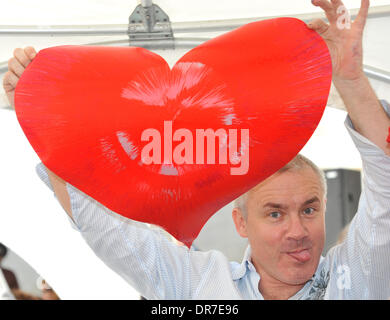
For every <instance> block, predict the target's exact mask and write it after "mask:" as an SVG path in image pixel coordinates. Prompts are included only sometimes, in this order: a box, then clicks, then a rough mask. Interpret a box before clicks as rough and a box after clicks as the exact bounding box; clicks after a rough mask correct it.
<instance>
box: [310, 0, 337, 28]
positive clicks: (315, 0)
mask: <svg viewBox="0 0 390 320" xmlns="http://www.w3.org/2000/svg"><path fill="white" fill-rule="evenodd" d="M311 3H312V4H313V5H315V6H316V7H320V8H321V9H323V10H324V11H325V15H326V17H327V18H328V20H329V22H330V23H333V22H335V21H337V7H336V6H334V5H333V4H332V3H330V2H329V1H328V0H311Z"/></svg>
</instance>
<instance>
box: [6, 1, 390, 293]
mask: <svg viewBox="0 0 390 320" xmlns="http://www.w3.org/2000/svg"><path fill="white" fill-rule="evenodd" d="M312 2H313V4H314V5H315V6H320V7H321V8H322V9H323V10H324V11H325V13H326V15H327V18H328V20H329V23H330V25H328V24H326V23H325V22H324V21H322V20H315V21H313V22H312V23H310V24H309V25H308V27H309V28H311V29H313V30H315V31H317V32H318V33H319V34H320V35H321V36H322V37H323V38H324V40H325V41H326V43H327V44H328V47H329V50H330V53H331V57H332V63H333V82H334V84H335V86H336V88H337V89H338V91H339V93H340V95H341V97H342V98H343V100H344V102H345V105H346V107H347V111H348V113H349V117H348V119H347V120H346V126H347V129H348V131H349V133H350V134H351V137H352V139H353V141H354V143H355V144H356V146H357V148H358V149H359V151H360V153H361V156H362V160H363V169H364V172H365V185H364V189H363V193H362V196H361V201H360V205H359V209H358V213H357V214H356V216H355V218H354V220H353V222H352V224H351V226H350V229H349V233H348V236H347V239H346V240H345V241H344V242H343V243H342V244H341V245H339V246H337V247H335V248H333V249H332V250H331V251H330V252H329V253H328V254H327V256H326V257H325V258H322V257H321V251H322V248H323V245H324V214H325V206H326V190H325V187H324V183H323V178H322V177H321V172H320V171H319V170H318V168H317V167H316V166H314V165H313V164H312V163H311V162H310V161H308V160H307V159H306V158H303V157H300V156H298V157H297V158H296V159H294V160H293V161H292V162H291V163H290V164H289V165H287V166H286V167H285V168H283V169H282V170H280V171H279V172H277V173H276V174H274V175H273V176H271V177H270V178H268V179H267V180H265V181H263V182H262V183H261V184H260V185H258V186H256V188H254V189H252V190H250V191H249V192H248V193H247V194H246V195H243V196H242V197H240V199H239V200H237V206H236V208H235V209H234V210H233V219H234V222H235V225H236V228H237V231H238V232H239V234H240V235H241V236H243V237H248V239H249V244H250V245H249V246H248V249H247V251H246V254H245V257H244V260H243V262H242V263H241V264H238V263H235V262H228V261H227V259H226V257H224V256H223V254H222V253H221V252H218V251H209V252H198V251H192V250H188V249H187V248H186V247H184V246H178V245H177V244H174V243H172V242H170V241H168V240H166V238H165V237H164V236H163V235H162V232H160V231H158V230H150V229H148V228H146V227H145V225H144V224H142V223H139V222H135V221H132V220H129V219H125V218H122V217H120V216H118V215H116V214H115V213H114V212H111V211H110V210H108V209H107V208H105V207H104V206H102V205H101V204H99V203H97V202H96V201H95V200H94V199H92V198H90V197H88V196H87V195H85V194H84V193H82V192H81V191H79V190H77V189H76V188H74V187H73V186H72V185H70V184H68V183H66V182H65V181H63V180H62V179H61V178H59V177H57V176H56V175H55V174H54V173H52V172H50V171H49V170H47V169H46V168H45V167H44V166H43V165H42V164H40V165H38V166H37V171H38V174H39V176H40V177H41V179H42V180H43V181H44V182H45V183H46V184H47V185H48V186H49V187H50V188H51V190H53V191H54V192H55V194H56V196H57V198H58V200H59V202H60V203H61V204H62V206H63V208H64V209H65V211H66V212H67V213H68V215H69V216H70V217H71V219H72V220H71V221H72V223H73V225H74V227H75V228H76V229H78V230H79V231H80V232H81V233H82V235H83V237H84V238H85V240H86V241H87V242H88V244H89V245H90V247H91V248H92V249H93V250H94V251H95V253H96V254H97V255H98V256H99V257H100V258H101V259H102V260H103V261H104V262H105V263H106V264H107V265H108V266H110V267H111V268H112V269H113V270H115V271H116V272H117V273H118V274H120V275H121V276H122V277H123V278H124V279H125V280H126V281H128V282H129V283H130V284H131V285H132V286H133V287H134V288H135V289H137V290H138V291H139V292H140V293H141V294H142V295H143V296H145V297H146V298H147V299H322V298H325V299H371V298H379V299H381V298H388V297H389V296H390V286H389V284H390V274H389V273H390V258H389V257H390V235H389V232H388V230H389V227H390V192H389V190H390V172H389V170H386V168H390V157H389V155H390V146H389V145H388V143H387V142H386V138H387V134H388V128H389V127H390V118H389V116H388V115H387V114H386V111H387V113H389V114H390V108H389V106H388V105H387V104H386V103H385V102H383V105H381V103H380V102H379V101H378V99H377V97H376V95H375V93H374V91H373V89H372V88H371V86H370V84H369V81H368V79H367V78H366V77H365V75H364V73H363V66H362V34H363V29H364V25H365V22H366V18H367V13H368V8H369V1H368V0H362V5H361V9H360V12H359V15H358V17H357V19H356V20H355V21H354V23H353V24H352V27H351V29H347V28H340V26H339V24H338V15H337V9H338V8H339V7H340V6H342V5H343V4H342V2H341V1H339V0H334V1H331V2H330V1H327V0H313V1H312ZM14 55H15V57H14V58H12V59H11V60H10V61H9V69H10V71H9V72H8V73H7V75H6V77H5V81H4V87H5V89H6V91H7V93H8V97H9V100H10V102H11V103H12V101H13V93H14V88H15V86H16V83H17V80H18V78H19V77H20V76H21V74H22V73H23V70H24V68H25V67H26V66H27V65H28V64H29V63H30V62H31V60H32V59H33V57H34V55H35V51H34V50H33V48H31V47H28V48H26V49H25V50H22V49H16V50H15V52H14ZM384 108H385V109H386V111H385V110H384Z"/></svg>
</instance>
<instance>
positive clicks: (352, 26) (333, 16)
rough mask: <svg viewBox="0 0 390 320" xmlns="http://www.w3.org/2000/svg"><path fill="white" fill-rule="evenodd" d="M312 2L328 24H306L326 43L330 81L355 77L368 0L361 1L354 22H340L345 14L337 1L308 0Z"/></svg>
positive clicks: (360, 66) (360, 71) (360, 62)
mask: <svg viewBox="0 0 390 320" xmlns="http://www.w3.org/2000/svg"><path fill="white" fill-rule="evenodd" d="M312 3H313V5H315V6H318V7H321V8H322V9H323V10H324V11H325V14H326V17H327V18H328V20H329V24H327V23H326V22H325V21H323V20H321V19H316V20H314V21H312V22H310V23H309V24H308V27H309V28H310V29H313V30H315V31H317V32H318V33H319V34H320V35H321V36H322V38H323V39H324V40H325V42H326V44H327V45H328V48H329V52H330V55H331V58H332V65H333V80H334V81H335V82H337V81H339V80H356V79H359V78H361V77H362V76H364V72H363V40H362V39H363V30H364V26H365V24H366V20H367V15H368V8H369V6H370V1H369V0H362V2H361V8H360V11H359V14H358V16H357V18H356V19H355V21H353V22H350V23H349V21H348V20H347V21H343V17H345V16H346V15H348V11H347V9H346V8H345V6H344V4H343V2H342V1H341V0H331V1H330V2H329V1H328V0H312Z"/></svg>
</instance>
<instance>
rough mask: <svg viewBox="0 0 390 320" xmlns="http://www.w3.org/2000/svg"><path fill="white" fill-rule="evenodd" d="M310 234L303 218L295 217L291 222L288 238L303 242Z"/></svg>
mask: <svg viewBox="0 0 390 320" xmlns="http://www.w3.org/2000/svg"><path fill="white" fill-rule="evenodd" d="M308 234H309V233H308V230H307V228H306V227H305V225H304V223H303V221H302V219H301V217H299V215H293V216H292V217H291V219H290V221H289V227H288V232H287V238H290V239H294V240H301V239H302V238H304V237H306V236H308Z"/></svg>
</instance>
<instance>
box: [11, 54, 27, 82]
mask: <svg viewBox="0 0 390 320" xmlns="http://www.w3.org/2000/svg"><path fill="white" fill-rule="evenodd" d="M24 69H25V67H24V66H23V65H22V64H21V63H20V62H19V60H18V59H16V58H15V57H13V58H11V59H9V60H8V70H9V71H12V72H13V73H15V74H16V75H17V76H18V77H21V76H22V73H23V72H24Z"/></svg>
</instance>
